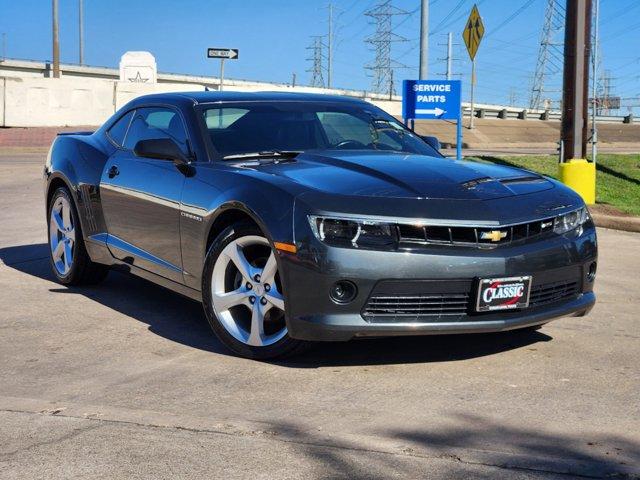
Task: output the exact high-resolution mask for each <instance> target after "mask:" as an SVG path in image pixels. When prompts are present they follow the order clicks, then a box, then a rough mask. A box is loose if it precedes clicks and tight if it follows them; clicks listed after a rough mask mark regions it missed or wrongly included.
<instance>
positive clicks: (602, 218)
mask: <svg viewBox="0 0 640 480" xmlns="http://www.w3.org/2000/svg"><path fill="white" fill-rule="evenodd" d="M591 217H592V218H593V221H594V222H595V224H596V227H603V228H611V229H613V230H622V231H625V232H640V217H616V216H613V215H602V214H600V213H594V212H591Z"/></svg>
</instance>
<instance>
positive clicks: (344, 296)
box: [329, 280, 358, 303]
mask: <svg viewBox="0 0 640 480" xmlns="http://www.w3.org/2000/svg"><path fill="white" fill-rule="evenodd" d="M357 294H358V288H357V287H356V286H355V284H354V283H353V282H350V281H349V280H340V281H338V282H336V283H334V284H333V285H332V286H331V290H329V296H330V297H331V300H333V301H334V302H336V303H349V302H351V301H353V299H354V298H356V295H357Z"/></svg>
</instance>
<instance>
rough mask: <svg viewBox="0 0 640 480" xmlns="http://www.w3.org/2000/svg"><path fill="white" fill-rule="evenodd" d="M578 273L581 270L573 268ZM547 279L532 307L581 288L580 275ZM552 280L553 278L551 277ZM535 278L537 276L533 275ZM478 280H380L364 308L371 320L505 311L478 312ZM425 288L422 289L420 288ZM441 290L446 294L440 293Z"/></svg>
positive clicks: (474, 316)
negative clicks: (476, 302)
mask: <svg viewBox="0 0 640 480" xmlns="http://www.w3.org/2000/svg"><path fill="white" fill-rule="evenodd" d="M574 272H575V273H574V275H575V274H578V275H579V270H578V271H575V270H574ZM572 277H573V278H571V279H567V280H562V281H555V282H549V281H547V282H544V283H540V284H538V285H535V284H534V285H533V286H532V287H531V293H530V297H529V308H535V307H540V306H543V305H548V304H552V303H554V302H560V301H563V300H569V299H571V298H574V297H576V296H577V295H578V294H579V293H580V290H581V287H580V281H579V277H578V278H576V277H577V275H576V276H573V275H572ZM549 280H550V279H549ZM534 281H535V275H534ZM475 289H476V283H475V282H473V281H472V280H462V281H460V280H458V281H446V280H444V281H434V282H428V283H424V282H422V283H421V282H420V281H415V282H406V283H404V282H397V281H395V282H384V281H383V282H380V283H379V284H378V285H377V286H376V288H375V289H374V291H373V293H372V295H371V297H369V300H368V301H367V303H366V304H365V306H364V308H363V310H362V316H363V318H364V319H365V320H366V321H368V322H371V323H394V322H457V321H458V322H459V321H474V320H475V321H482V319H483V316H485V315H487V314H490V315H495V314H500V313H505V314H509V313H513V310H512V311H508V312H507V311H505V312H484V313H475V312H474V311H473V310H474V308H473V302H474V301H475V296H476V291H475ZM420 290H422V291H420ZM438 290H439V291H440V292H443V293H438Z"/></svg>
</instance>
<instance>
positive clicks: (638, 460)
mask: <svg viewBox="0 0 640 480" xmlns="http://www.w3.org/2000/svg"><path fill="white" fill-rule="evenodd" d="M531 408H536V407H535V405H531ZM567 409H568V410H571V406H567ZM556 415H562V413H561V412H556ZM396 425H397V423H396ZM270 430H272V431H273V433H274V435H275V436H276V437H277V438H279V439H281V440H284V441H288V442H292V443H294V442H295V443H297V444H300V445H304V446H305V447H304V448H305V452H304V454H305V456H306V457H307V458H309V459H312V460H313V463H314V464H315V465H317V466H318V468H319V469H320V470H321V471H323V472H325V478H334V477H337V478H343V477H344V478H351V479H360V478H362V479H365V478H366V479H385V478H423V477H424V478H427V477H429V478H431V475H425V474H424V473H423V472H421V471H420V469H421V468H425V464H426V465H427V467H426V468H427V469H428V468H429V467H428V465H431V466H432V467H431V468H433V467H438V468H439V469H440V470H439V472H438V475H436V476H437V478H487V479H496V478H500V479H502V478H540V479H542V478H545V479H550V478H558V479H559V478H603V479H604V478H620V479H636V478H640V443H638V441H637V440H636V439H635V438H634V435H633V432H629V434H627V435H624V436H622V435H618V434H613V433H605V432H603V431H602V430H600V431H598V429H591V428H590V427H589V425H588V424H586V425H584V426H583V427H580V428H578V430H573V431H571V430H566V429H565V430H563V429H562V428H560V427H558V426H557V425H556V426H555V428H554V427H553V426H552V427H551V428H549V427H544V426H540V427H539V428H538V427H535V426H531V425H527V424H526V423H524V422H521V421H520V419H518V418H509V417H505V418H500V417H499V416H490V415H483V414H481V413H469V412H468V411H457V412H456V411H452V412H449V413H447V414H443V415H440V416H439V418H438V421H436V422H433V419H432V418H431V417H430V416H428V415H427V416H422V417H420V418H416V419H415V422H414V425H413V426H411V427H406V426H396V427H392V428H382V429H375V427H374V429H372V430H367V434H368V435H369V436H370V437H369V438H371V437H373V438H375V439H376V444H375V445H376V447H375V449H374V451H376V450H378V449H381V450H383V451H385V452H388V453H389V454H388V455H371V454H370V453H371V451H372V450H371V444H366V443H362V442H363V441H362V440H358V436H357V435H352V436H350V437H344V438H341V437H339V436H330V437H327V436H325V432H324V431H321V430H320V431H312V430H310V429H308V428H304V427H301V426H300V425H297V424H296V423H294V422H293V421H291V422H280V423H276V424H274V425H272V426H271V427H270ZM361 438H367V437H365V436H363V437H361ZM380 445H390V446H391V447H390V449H389V450H386V449H385V448H381V446H380ZM321 446H322V447H326V446H329V447H333V448H320V447H321ZM434 461H435V462H434ZM447 461H448V462H449V463H448V464H447V463H444V462H447ZM431 462H433V463H431ZM347 474H348V477H347V476H346V475H347Z"/></svg>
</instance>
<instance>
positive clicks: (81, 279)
mask: <svg viewBox="0 0 640 480" xmlns="http://www.w3.org/2000/svg"><path fill="white" fill-rule="evenodd" d="M60 197H64V198H66V200H67V201H68V202H69V205H70V206H71V219H72V222H73V226H74V228H75V242H74V245H73V262H72V265H71V268H70V269H69V271H68V272H67V273H65V274H61V273H60V272H59V271H58V269H57V268H56V266H55V264H54V259H53V252H52V250H51V243H50V242H51V240H50V238H51V220H50V219H51V210H52V209H53V206H54V205H55V203H56V200H57V199H58V198H60ZM47 240H48V243H49V263H50V265H51V270H52V271H53V274H54V275H55V277H56V279H57V280H58V282H60V283H62V284H63V285H73V286H80V285H95V284H96V283H99V282H101V281H102V280H104V279H105V277H106V276H107V274H108V273H109V267H107V266H106V265H102V264H100V263H95V262H92V261H91V258H90V257H89V254H88V253H87V249H86V247H85V244H84V239H83V237H82V227H81V225H80V220H79V218H78V211H77V209H76V205H75V203H74V201H73V197H72V196H71V194H70V193H69V190H67V189H66V188H64V187H60V188H58V189H57V190H56V191H55V192H54V193H53V196H52V197H51V201H50V202H49V208H48V211H47Z"/></svg>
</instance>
